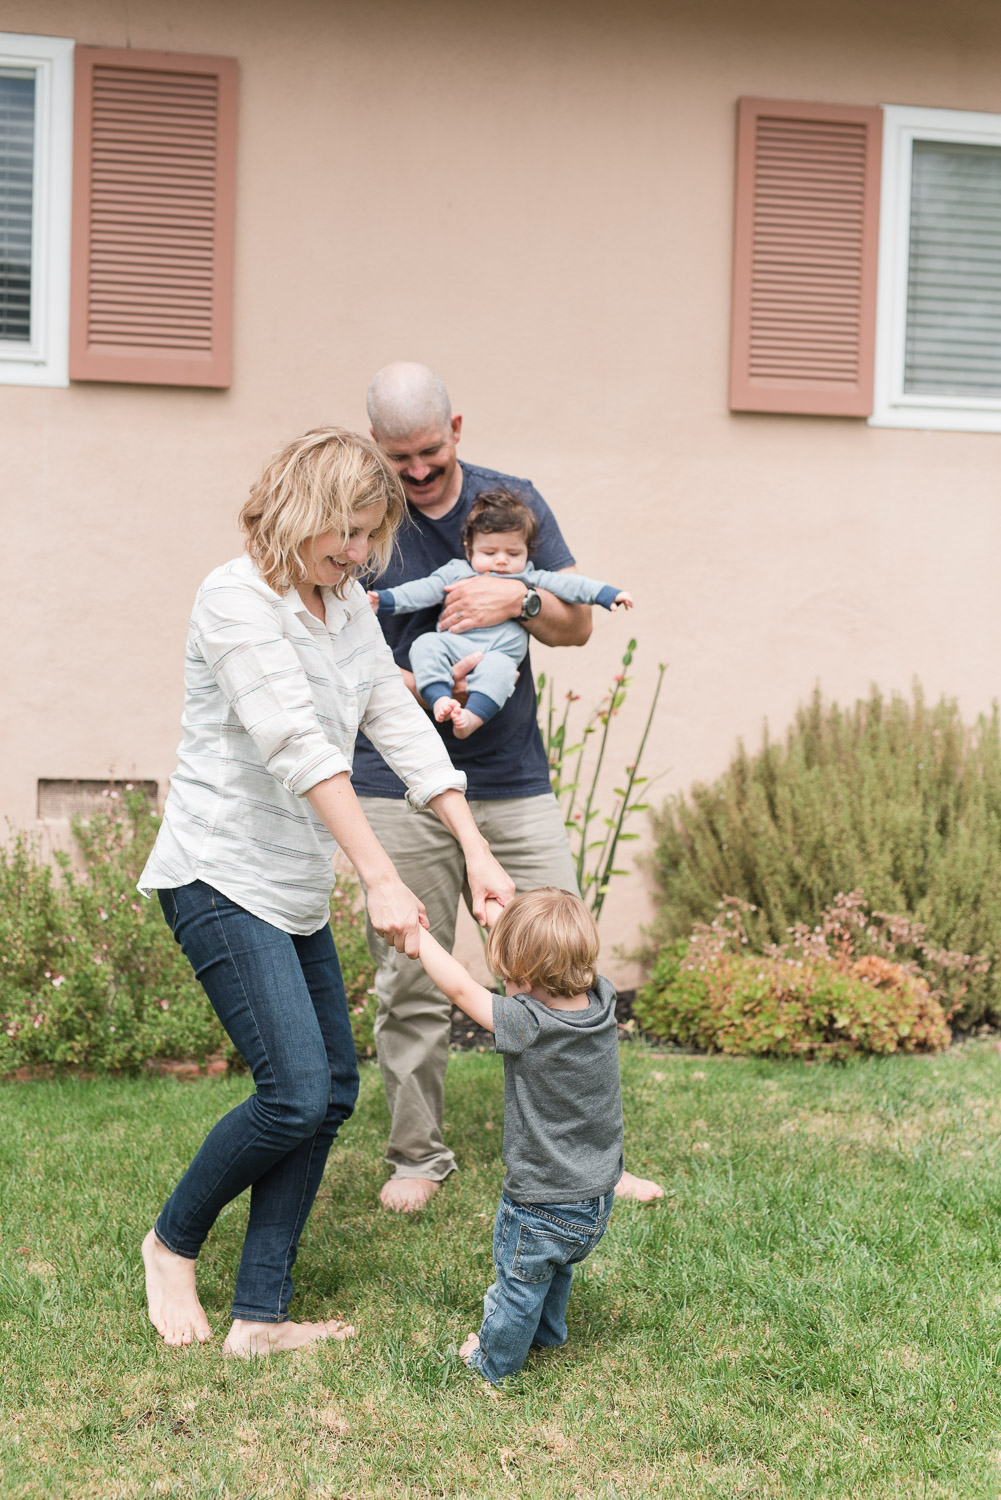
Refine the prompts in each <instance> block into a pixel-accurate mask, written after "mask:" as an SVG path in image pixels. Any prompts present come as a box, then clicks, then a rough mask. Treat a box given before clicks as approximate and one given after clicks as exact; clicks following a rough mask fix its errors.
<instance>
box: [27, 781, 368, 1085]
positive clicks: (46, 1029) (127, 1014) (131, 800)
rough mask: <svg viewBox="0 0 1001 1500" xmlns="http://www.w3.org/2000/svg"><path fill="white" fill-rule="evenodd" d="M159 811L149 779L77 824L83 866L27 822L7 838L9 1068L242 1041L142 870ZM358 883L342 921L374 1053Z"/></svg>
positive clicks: (354, 1003)
mask: <svg viewBox="0 0 1001 1500" xmlns="http://www.w3.org/2000/svg"><path fill="white" fill-rule="evenodd" d="M158 827H159V819H158V818H157V817H156V816H155V814H154V813H153V811H152V809H151V808H150V807H149V805H148V803H147V801H146V799H145V797H144V795H143V794H142V793H140V792H136V791H131V790H128V789H123V790H121V791H119V790H118V789H117V788H115V787H109V788H108V803H107V810H106V811H102V812H101V813H99V814H98V815H96V816H94V817H92V818H90V819H89V820H87V821H86V822H83V821H77V822H76V823H75V824H74V836H75V838H76V840H77V843H78V845H79V847H80V851H81V854H82V856H83V863H84V873H83V875H78V874H76V873H75V872H74V871H73V869H72V868H71V863H70V860H69V858H68V857H67V856H66V855H62V856H57V860H56V865H55V866H53V865H52V864H50V863H49V862H48V861H46V860H43V859H42V857H41V855H40V853H39V850H38V847H37V844H36V843H34V842H33V841H32V840H31V839H29V838H28V837H27V836H26V835H24V834H21V833H15V834H13V835H12V837H11V839H10V841H9V843H8V844H7V846H6V847H5V848H0V1074H2V1073H9V1072H11V1071H13V1070H14V1069H15V1068H18V1067H22V1066H40V1065H54V1066H56V1067H65V1066H80V1067H85V1068H88V1069H90V1070H93V1071H97V1072H103V1071H108V1070H118V1069H135V1068H138V1067H141V1066H142V1064H143V1063H144V1062H146V1061H147V1060H148V1059H151V1058H158V1057H186V1058H188V1057H190V1058H197V1059H199V1060H204V1059H205V1058H206V1057H208V1056H210V1055H211V1054H212V1053H215V1052H219V1051H224V1052H227V1053H228V1054H230V1055H232V1049H231V1047H230V1044H229V1042H228V1040H227V1038H226V1035H225V1033H224V1032H223V1030H222V1027H221V1026H220V1025H219V1022H218V1021H217V1019H216V1017H215V1013H214V1012H213V1010H212V1008H211V1006H210V1005H209V1003H208V1000H207V999H206V998H205V994H204V992H203V990H202V988H201V986H200V985H199V984H198V982H197V980H196V979H195V977H194V975H193V973H192V971H191V968H190V966H189V964H188V962H187V960H186V959H185V957H184V955H183V954H182V953H181V951H180V949H179V948H178V946H177V944H176V943H175V941H174V939H173V936H172V935H171V932H170V929H169V928H168V927H167V924H166V923H165V922H164V920H163V917H162V916H161V913H160V908H159V903H158V902H157V901H156V900H155V898H154V899H153V900H151V901H147V900H144V899H143V897H141V896H140V895H139V894H138V892H137V891H136V888H135V887H136V880H137V878H138V876H139V873H140V871H141V870H142V867H143V865H144V864H145V862H146V856H147V854H148V852H149V849H150V847H151V846H152V843H153V840H154V838H155V837H156V831H157V828H158ZM357 897H358V890H357V887H356V886H355V885H354V884H353V883H352V882H351V881H344V880H343V879H342V880H341V881H340V882H339V885H338V889H337V890H336V891H335V892H334V897H333V900H332V902H331V925H332V927H333V931H334V939H335V941H336V943H337V950H338V955H339V957H340V960H341V968H342V970H343V973H344V983H345V988H346V989H347V993H348V1004H349V1007H350V1009H351V1020H352V1027H353V1029H354V1031H355V1035H356V1045H357V1046H358V1053H359V1056H362V1057H364V1056H371V1054H372V1051H373V1047H372V1020H373V1006H374V1001H373V998H372V994H371V991H370V986H371V984H372V977H373V968H372V964H371V960H370V959H369V956H368V949H367V947H366V944H365V927H364V921H363V919H362V917H361V915H360V912H359V909H358V901H357Z"/></svg>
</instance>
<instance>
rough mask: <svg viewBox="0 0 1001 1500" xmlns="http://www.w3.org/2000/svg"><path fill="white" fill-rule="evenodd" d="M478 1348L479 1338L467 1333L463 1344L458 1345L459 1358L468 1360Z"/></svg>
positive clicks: (474, 1334)
mask: <svg viewBox="0 0 1001 1500" xmlns="http://www.w3.org/2000/svg"><path fill="white" fill-rule="evenodd" d="M479 1347H480V1336H479V1334H478V1333H467V1334H466V1339H465V1342H464V1343H462V1344H460V1345H459V1358H460V1359H468V1358H469V1356H470V1355H471V1354H472V1352H473V1350H474V1349H478V1348H479Z"/></svg>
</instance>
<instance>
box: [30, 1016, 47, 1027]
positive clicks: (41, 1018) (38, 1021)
mask: <svg viewBox="0 0 1001 1500" xmlns="http://www.w3.org/2000/svg"><path fill="white" fill-rule="evenodd" d="M44 1020H45V1017H44V1016H36V1017H35V1018H34V1020H33V1021H32V1023H31V1024H32V1026H41V1024H42V1022H43V1021H44Z"/></svg>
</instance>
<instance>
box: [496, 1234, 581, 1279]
mask: <svg viewBox="0 0 1001 1500" xmlns="http://www.w3.org/2000/svg"><path fill="white" fill-rule="evenodd" d="M592 1240H593V1236H592V1235H589V1234H570V1233H568V1232H565V1231H563V1230H561V1229H557V1227H556V1225H555V1224H552V1225H550V1224H544V1223H542V1222H538V1221H537V1222H536V1223H535V1224H520V1225H519V1226H518V1243H517V1245H516V1246H515V1251H514V1260H513V1262H512V1265H511V1274H512V1275H513V1276H516V1277H517V1278H518V1280H519V1281H548V1280H549V1279H550V1277H551V1276H552V1274H553V1270H554V1268H555V1267H557V1266H566V1265H570V1264H571V1263H572V1262H573V1261H577V1260H583V1259H584V1256H585V1255H586V1254H587V1253H588V1251H589V1250H590V1248H591V1244H592Z"/></svg>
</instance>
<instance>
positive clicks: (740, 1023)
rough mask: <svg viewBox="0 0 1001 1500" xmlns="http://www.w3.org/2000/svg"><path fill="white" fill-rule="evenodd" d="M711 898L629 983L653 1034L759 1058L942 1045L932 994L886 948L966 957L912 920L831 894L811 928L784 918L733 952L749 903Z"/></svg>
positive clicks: (947, 963)
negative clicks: (764, 939)
mask: <svg viewBox="0 0 1001 1500" xmlns="http://www.w3.org/2000/svg"><path fill="white" fill-rule="evenodd" d="M722 906H723V910H722V913H721V915H719V916H717V917H716V918H715V920H714V921H713V922H712V923H711V924H709V925H706V924H699V925H698V926H697V927H696V929H695V932H694V933H693V935H692V937H691V938H690V939H689V940H688V941H687V942H674V943H671V944H668V945H667V946H666V947H665V948H664V949H663V951H662V952H661V954H660V957H659V959H658V961H657V963H656V965H655V967H654V969H653V972H652V974H651V976H650V981H649V983H648V984H647V985H645V986H644V987H643V989H641V990H640V991H639V993H638V994H637V997H636V1001H635V1004H634V1007H633V1009H634V1014H635V1015H636V1018H637V1020H638V1021H639V1022H640V1025H641V1026H643V1027H644V1028H645V1029H646V1030H647V1031H650V1032H652V1033H653V1034H654V1035H655V1036H659V1037H662V1038H664V1039H665V1040H668V1041H673V1042H678V1043H681V1044H682V1045H688V1046H694V1047H700V1048H702V1049H704V1050H706V1051H716V1052H730V1053H740V1054H747V1055H754V1056H770V1057H803V1058H831V1059H838V1058H844V1057H847V1056H848V1055H849V1054H851V1053H853V1052H876V1053H886V1052H897V1051H904V1052H934V1051H938V1050H939V1049H940V1048H942V1047H945V1046H948V1044H949V1041H950V1032H949V1027H948V1024H947V1017H946V1014H945V1012H944V1010H943V1008H942V1004H941V999H940V994H939V993H937V992H936V991H935V990H934V989H933V988H932V984H931V983H929V978H928V977H927V976H926V975H925V974H923V973H922V972H921V971H920V969H919V967H918V964H917V961H916V960H915V959H913V958H906V957H903V956H901V955H900V954H899V951H898V950H899V949H900V948H901V947H904V948H911V949H914V948H915V947H917V948H918V949H919V951H920V952H921V953H922V954H923V956H924V958H925V962H926V964H928V966H929V967H935V968H938V969H946V970H948V969H950V967H951V968H956V967H961V968H962V969H963V970H964V972H969V971H970V970H971V969H972V968H973V967H974V966H975V963H976V961H975V960H971V959H969V958H967V957H966V955H961V954H953V953H949V954H943V953H939V952H937V951H936V950H933V949H931V948H928V947H927V946H926V945H924V942H923V934H922V933H921V932H920V931H919V930H917V929H915V928H914V927H913V925H912V924H910V923H907V922H906V921H904V920H903V919H899V918H892V917H886V916H883V915H882V914H880V913H875V912H870V911H867V909H866V906H865V903H864V900H863V898H862V894H861V892H859V891H853V892H852V893H851V895H850V896H839V897H838V898H837V900H836V902H835V903H834V904H833V905H832V906H831V907H829V908H828V909H827V910H826V911H825V912H824V913H823V921H822V923H821V924H820V925H819V926H818V927H817V928H816V929H815V930H814V931H812V932H808V931H807V930H806V929H804V928H799V929H796V931H795V932H794V934H793V936H792V939H791V941H790V942H788V943H786V944H784V945H782V946H773V947H772V948H771V949H770V951H769V952H767V953H763V954H754V953H748V952H745V951H744V949H745V946H746V945H747V943H748V938H747V932H746V928H745V923H744V919H745V916H753V915H754V913H753V911H751V909H750V908H748V907H747V906H746V905H745V903H744V902H741V901H733V900H731V901H727V902H724V903H722ZM877 948H879V949H882V951H881V952H877V951H872V950H874V949H877ZM865 949H868V950H870V951H863V950H865Z"/></svg>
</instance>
